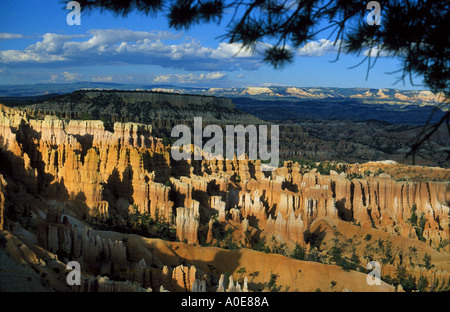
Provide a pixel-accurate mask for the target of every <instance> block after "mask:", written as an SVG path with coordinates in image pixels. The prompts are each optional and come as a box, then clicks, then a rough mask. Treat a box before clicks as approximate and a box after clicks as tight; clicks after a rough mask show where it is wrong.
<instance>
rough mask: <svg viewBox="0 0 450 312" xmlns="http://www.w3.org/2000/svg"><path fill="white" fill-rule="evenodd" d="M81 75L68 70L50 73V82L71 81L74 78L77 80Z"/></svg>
mask: <svg viewBox="0 0 450 312" xmlns="http://www.w3.org/2000/svg"><path fill="white" fill-rule="evenodd" d="M80 78H81V75H80V74H78V73H69V72H68V71H65V72H63V73H62V74H52V75H50V82H61V81H64V82H71V81H75V80H79V79H80Z"/></svg>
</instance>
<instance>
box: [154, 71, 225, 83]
mask: <svg viewBox="0 0 450 312" xmlns="http://www.w3.org/2000/svg"><path fill="white" fill-rule="evenodd" d="M226 76H227V75H226V74H225V73H222V72H212V73H206V74H205V73H202V74H197V75H196V74H167V75H159V76H156V77H155V78H154V79H153V82H155V83H182V84H192V83H198V82H208V81H215V80H220V79H223V78H225V77H226Z"/></svg>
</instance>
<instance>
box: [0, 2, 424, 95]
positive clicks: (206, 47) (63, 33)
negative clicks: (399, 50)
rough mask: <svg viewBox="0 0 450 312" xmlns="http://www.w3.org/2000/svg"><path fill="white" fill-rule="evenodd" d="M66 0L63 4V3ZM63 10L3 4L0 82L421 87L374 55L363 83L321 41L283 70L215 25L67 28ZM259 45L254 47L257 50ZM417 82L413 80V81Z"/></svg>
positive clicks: (52, 5)
mask: <svg viewBox="0 0 450 312" xmlns="http://www.w3.org/2000/svg"><path fill="white" fill-rule="evenodd" d="M67 2H68V1H67ZM69 12H70V11H69V10H65V7H64V4H63V3H61V2H60V1H59V0H46V1H43V0H29V1H17V0H2V10H1V11H0V84H30V83H57V82H58V83H61V82H76V81H96V82H117V83H139V84H158V85H164V84H170V85H178V86H186V87H247V86H268V85H289V86H298V87H349V88H350V87H370V88H397V89H403V90H416V89H417V90H421V89H423V87H422V86H412V85H411V84H410V83H409V81H406V82H405V84H403V82H400V83H397V84H394V83H395V81H396V80H397V74H387V73H386V72H391V71H394V70H396V69H399V68H400V62H399V61H398V60H396V59H392V58H387V57H383V58H379V59H378V61H377V64H376V66H375V67H374V68H373V69H372V70H371V71H370V74H369V77H368V79H367V80H366V65H365V64H363V65H361V66H359V67H357V68H354V69H349V67H351V66H353V65H356V64H358V63H359V62H360V61H361V60H362V59H363V56H360V57H356V56H351V55H341V56H340V59H339V61H337V62H334V63H333V62H332V61H333V60H334V59H335V58H336V51H337V47H335V46H333V44H332V42H330V41H327V40H326V34H323V37H318V38H316V39H317V40H316V41H314V42H312V43H310V44H309V45H308V46H305V47H303V48H301V49H300V50H299V51H297V56H296V58H295V62H294V64H292V65H288V66H287V67H285V68H283V69H282V70H275V69H273V68H272V67H270V66H268V65H265V64H263V62H262V56H261V55H260V54H258V53H253V54H252V53H250V52H246V51H243V52H242V51H241V52H240V53H238V54H237V52H238V51H239V50H240V49H239V46H238V45H232V44H228V43H226V42H224V41H221V40H220V39H218V38H217V37H218V36H220V35H222V34H224V33H225V26H226V23H225V22H227V21H228V20H229V19H227V18H226V17H225V18H224V20H223V23H222V24H221V25H216V24H207V25H205V24H202V25H197V26H194V27H193V28H192V29H190V30H187V31H181V32H180V31H175V30H172V29H169V27H168V22H167V19H166V18H165V17H164V16H161V17H157V18H154V17H148V16H143V15H142V14H140V13H132V14H130V15H129V16H127V17H125V18H124V17H115V16H114V15H112V14H111V13H109V12H106V13H100V12H98V11H94V12H90V13H89V14H82V15H81V25H72V26H70V25H68V24H67V22H66V17H67V14H68V13H69ZM264 44H265V43H260V44H259V45H258V47H257V50H261V49H262V47H264ZM420 82H421V80H420V78H416V79H415V81H414V83H415V84H420Z"/></svg>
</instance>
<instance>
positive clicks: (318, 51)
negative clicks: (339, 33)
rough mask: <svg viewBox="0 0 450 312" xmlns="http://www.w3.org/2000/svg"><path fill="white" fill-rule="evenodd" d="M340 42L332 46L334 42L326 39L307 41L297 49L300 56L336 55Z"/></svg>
mask: <svg viewBox="0 0 450 312" xmlns="http://www.w3.org/2000/svg"><path fill="white" fill-rule="evenodd" d="M339 44H340V40H338V41H337V42H336V44H334V41H330V40H328V39H320V40H317V41H309V42H307V43H306V44H305V45H304V46H303V47H301V48H299V49H298V55H300V56H322V55H325V54H329V53H337V51H338V50H339Z"/></svg>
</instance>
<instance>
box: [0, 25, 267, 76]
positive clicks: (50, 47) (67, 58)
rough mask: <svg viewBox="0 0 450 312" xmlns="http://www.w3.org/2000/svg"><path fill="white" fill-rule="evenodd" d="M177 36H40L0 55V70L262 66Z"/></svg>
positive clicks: (115, 32) (230, 47)
mask: <svg viewBox="0 0 450 312" xmlns="http://www.w3.org/2000/svg"><path fill="white" fill-rule="evenodd" d="M182 36H183V35H182V34H179V33H177V34H174V33H171V32H156V31H151V32H144V31H131V30H127V29H95V30H90V31H88V32H87V34H80V35H59V34H55V33H46V34H44V35H43V36H42V39H41V40H40V41H38V42H36V43H34V44H32V45H30V46H28V47H27V48H26V49H24V50H6V51H0V64H4V65H10V66H29V65H33V64H48V65H51V66H58V65H59V64H58V62H59V63H63V65H64V66H89V65H110V64H139V65H159V66H162V67H169V68H175V69H183V70H196V71H232V70H236V69H239V68H244V69H257V68H258V67H259V66H260V65H261V64H262V62H261V56H260V55H257V54H255V53H252V52H250V51H248V50H241V48H240V47H241V46H240V45H238V44H226V43H220V44H219V46H218V47H217V48H211V47H205V46H203V45H202V44H201V42H200V41H198V40H196V39H189V40H182V41H181V40H180V39H182ZM177 40H178V41H181V42H177ZM169 41H175V43H173V42H170V43H169Z"/></svg>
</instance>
